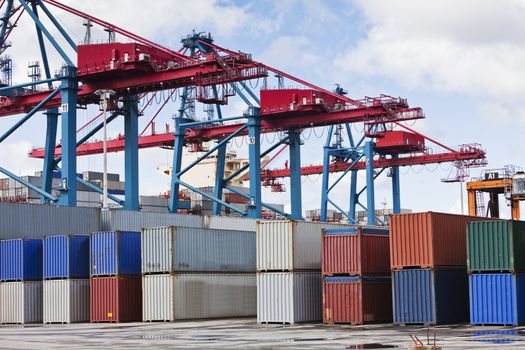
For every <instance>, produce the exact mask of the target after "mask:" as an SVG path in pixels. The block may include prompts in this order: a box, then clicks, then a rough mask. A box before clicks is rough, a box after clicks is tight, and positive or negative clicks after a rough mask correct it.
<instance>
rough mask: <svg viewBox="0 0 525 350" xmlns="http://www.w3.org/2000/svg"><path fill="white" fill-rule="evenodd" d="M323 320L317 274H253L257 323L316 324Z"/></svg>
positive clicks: (320, 287)
mask: <svg viewBox="0 0 525 350" xmlns="http://www.w3.org/2000/svg"><path fill="white" fill-rule="evenodd" d="M322 319H323V295H322V285H321V272H320V271H316V272H259V273H257V322H258V323H283V324H284V323H289V324H295V323H300V322H317V321H322Z"/></svg>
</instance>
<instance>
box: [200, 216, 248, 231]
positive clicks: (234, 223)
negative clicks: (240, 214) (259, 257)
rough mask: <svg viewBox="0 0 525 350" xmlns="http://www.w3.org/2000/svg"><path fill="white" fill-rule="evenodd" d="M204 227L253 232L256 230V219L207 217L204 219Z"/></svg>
mask: <svg viewBox="0 0 525 350" xmlns="http://www.w3.org/2000/svg"><path fill="white" fill-rule="evenodd" d="M204 226H205V227H206V228H211V229H217V230H231V229H235V230H239V231H252V232H255V231H256V230H257V219H248V218H236V217H227V216H213V215H208V216H205V217H204Z"/></svg>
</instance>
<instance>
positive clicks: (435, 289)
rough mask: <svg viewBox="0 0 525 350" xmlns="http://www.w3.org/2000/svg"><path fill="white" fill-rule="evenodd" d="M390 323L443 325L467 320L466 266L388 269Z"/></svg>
mask: <svg viewBox="0 0 525 350" xmlns="http://www.w3.org/2000/svg"><path fill="white" fill-rule="evenodd" d="M392 290H393V295H392V300H393V311H394V324H411V323H415V324H426V325H429V324H447V323H459V322H466V321H467V320H468V312H469V311H468V296H469V295H468V275H467V270H466V269H458V268H456V269H437V270H431V269H407V270H398V271H393V272H392Z"/></svg>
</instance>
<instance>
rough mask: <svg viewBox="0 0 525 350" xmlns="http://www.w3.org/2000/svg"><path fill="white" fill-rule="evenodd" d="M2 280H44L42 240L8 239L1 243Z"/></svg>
mask: <svg viewBox="0 0 525 350" xmlns="http://www.w3.org/2000/svg"><path fill="white" fill-rule="evenodd" d="M0 260H1V263H0V280H1V281H36V280H41V279H42V239H7V240H4V241H1V242H0Z"/></svg>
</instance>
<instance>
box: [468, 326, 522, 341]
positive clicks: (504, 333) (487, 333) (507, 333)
mask: <svg viewBox="0 0 525 350" xmlns="http://www.w3.org/2000/svg"><path fill="white" fill-rule="evenodd" d="M513 335H519V336H522V335H523V333H522V332H520V331H518V330H515V329H509V330H490V331H476V332H472V336H474V337H480V338H479V339H471V341H475V342H482V343H492V344H511V343H514V342H516V341H518V339H515V338H506V337H505V336H513ZM485 336H488V337H485ZM491 336H494V337H491ZM498 336H502V337H498ZM520 341H521V340H520Z"/></svg>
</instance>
